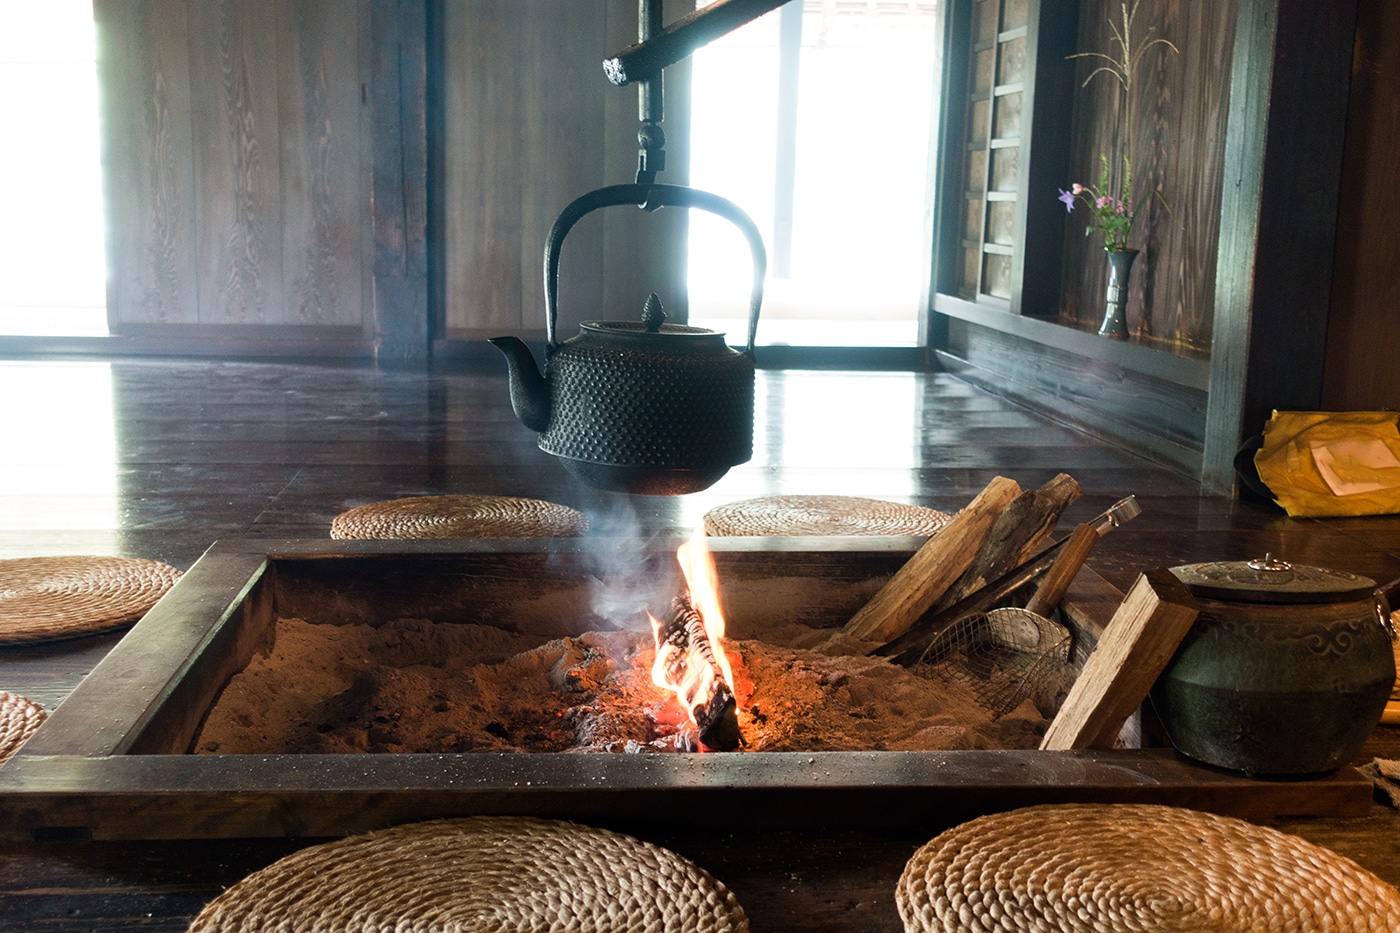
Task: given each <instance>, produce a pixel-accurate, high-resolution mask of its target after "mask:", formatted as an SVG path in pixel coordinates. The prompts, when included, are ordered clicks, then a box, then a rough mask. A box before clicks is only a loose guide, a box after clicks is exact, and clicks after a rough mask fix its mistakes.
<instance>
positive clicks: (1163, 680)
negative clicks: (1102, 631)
mask: <svg viewBox="0 0 1400 933" xmlns="http://www.w3.org/2000/svg"><path fill="white" fill-rule="evenodd" d="M1172 573H1174V574H1175V575H1176V576H1177V578H1178V579H1180V580H1181V581H1182V582H1183V583H1185V584H1186V586H1187V587H1188V588H1189V589H1190V590H1191V592H1192V594H1193V595H1195V596H1196V598H1197V599H1198V601H1199V602H1200V605H1201V612H1200V615H1199V616H1197V618H1196V622H1195V624H1194V625H1193V626H1192V629H1191V631H1190V632H1188V633H1187V635H1186V637H1185V639H1183V640H1182V643H1181V646H1180V647H1179V648H1178V649H1177V652H1176V654H1175V656H1174V657H1173V658H1172V660H1171V661H1170V662H1169V663H1168V665H1167V668H1166V669H1165V670H1164V671H1163V673H1162V675H1161V676H1160V677H1159V678H1158V679H1157V682H1156V684H1155V685H1154V686H1153V688H1152V694H1151V699H1152V705H1153V708H1154V710H1155V711H1156V713H1157V715H1158V717H1159V718H1160V719H1161V721H1162V725H1163V726H1164V727H1165V729H1166V731H1167V735H1168V736H1169V737H1170V739H1171V741H1172V744H1173V745H1174V746H1175V747H1176V749H1177V751H1179V752H1181V753H1182V754H1184V755H1186V756H1188V757H1190V758H1194V759H1196V760H1198V761H1203V762H1206V763H1207V764H1212V765H1217V766H1219V767H1222V768H1230V769H1232V770H1236V771H1243V772H1245V773H1246V774H1264V775H1287V774H1316V773H1321V772H1326V771H1331V770H1334V769H1336V768H1339V767H1341V766H1343V765H1345V764H1347V763H1348V762H1349V761H1350V760H1351V759H1352V758H1353V757H1354V756H1355V755H1356V754H1357V753H1358V752H1359V751H1360V749H1361V746H1362V745H1363V744H1364V743H1365V741H1366V738H1367V737H1368V736H1369V735H1370V733H1371V730H1372V729H1373V728H1374V727H1375V725H1376V723H1377V722H1378V721H1379V720H1380V716H1381V712H1382V711H1383V710H1384V708H1385V704H1386V701H1387V699H1388V698H1389V696H1390V689H1391V685H1392V684H1393V683H1394V682H1395V656H1394V653H1393V651H1392V646H1391V642H1392V641H1393V639H1394V630H1393V628H1392V626H1391V622H1390V604H1391V600H1393V599H1394V598H1395V594H1396V592H1397V591H1400V580H1396V581H1394V582H1392V583H1390V584H1387V585H1386V586H1384V587H1377V586H1376V585H1375V582H1374V581H1372V580H1369V579H1367V578H1366V577H1360V576H1357V575H1355V574H1350V573H1343V572H1340V571H1334V570H1325V569H1322V568H1319V567H1308V566H1303V565H1293V564H1289V563H1287V562H1285V561H1281V560H1276V559H1274V558H1273V557H1272V556H1271V555H1265V557H1264V558H1263V559H1259V560H1251V561H1221V562H1214V563H1202V564H1188V565H1185V566H1181V567H1173V568H1172Z"/></svg>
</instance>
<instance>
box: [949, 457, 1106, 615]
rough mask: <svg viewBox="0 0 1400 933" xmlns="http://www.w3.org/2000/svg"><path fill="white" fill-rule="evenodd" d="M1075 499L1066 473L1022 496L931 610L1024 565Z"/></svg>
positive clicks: (1075, 485) (1075, 484)
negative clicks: (1013, 568)
mask: <svg viewBox="0 0 1400 933" xmlns="http://www.w3.org/2000/svg"><path fill="white" fill-rule="evenodd" d="M1078 498H1079V483H1078V482H1077V481H1076V480H1075V479H1074V477H1072V476H1070V475H1069V474H1067V473H1061V474H1059V475H1058V476H1056V477H1055V478H1054V479H1052V480H1050V481H1049V482H1047V483H1046V484H1045V485H1043V486H1041V487H1040V488H1039V489H1027V490H1025V491H1024V492H1022V493H1021V494H1020V495H1019V496H1017V497H1016V498H1015V499H1013V500H1012V501H1011V503H1010V504H1009V505H1008V506H1007V507H1006V508H1005V509H1003V510H1002V513H1001V514H1000V515H998V516H997V519H996V521H995V522H994V523H993V524H992V529H991V531H990V532H989V533H988V535H987V540H986V541H985V542H984V543H983V544H982V547H981V548H979V549H978V551H977V555H976V556H975V557H974V558H973V559H972V563H971V564H970V565H969V566H968V568H967V570H966V571H965V572H964V573H963V575H962V576H961V577H959V578H958V580H957V582H956V583H954V584H953V585H952V586H951V587H949V589H948V592H947V593H945V594H943V597H942V598H941V599H940V600H938V602H937V603H935V604H934V606H933V608H934V609H935V610H939V609H946V608H947V607H948V606H951V605H952V604H953V603H955V602H957V601H958V600H960V599H962V598H963V597H964V596H966V595H967V594H969V593H971V592H974V591H975V590H979V589H981V588H982V587H984V586H986V585H987V581H989V580H995V579H997V578H998V577H1000V576H1001V575H1002V574H1004V573H1006V572H1007V571H1008V570H1010V569H1011V568H1012V567H1015V566H1017V565H1019V564H1021V563H1022V562H1024V561H1025V559H1026V558H1028V557H1030V556H1031V555H1032V554H1034V553H1035V552H1036V551H1037V550H1039V549H1040V547H1041V546H1042V545H1043V544H1044V543H1045V542H1046V540H1047V539H1049V537H1050V533H1051V532H1053V531H1054V530H1055V525H1056V523H1058V522H1059V520H1060V516H1061V515H1062V514H1063V513H1064V511H1065V509H1066V508H1068V507H1069V505H1070V503H1071V502H1073V501H1074V500H1076V499H1078Z"/></svg>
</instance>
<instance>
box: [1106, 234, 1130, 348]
mask: <svg viewBox="0 0 1400 933" xmlns="http://www.w3.org/2000/svg"><path fill="white" fill-rule="evenodd" d="M1137 255H1138V251H1137V250H1135V249H1118V250H1109V251H1108V294H1107V300H1108V303H1107V305H1106V306H1105V308H1104V312H1103V323H1102V324H1100V325H1099V336H1100V337H1113V338H1116V339H1118V340H1127V339H1128V276H1129V275H1130V274H1131V273H1132V271H1133V260H1134V259H1136V258H1137Z"/></svg>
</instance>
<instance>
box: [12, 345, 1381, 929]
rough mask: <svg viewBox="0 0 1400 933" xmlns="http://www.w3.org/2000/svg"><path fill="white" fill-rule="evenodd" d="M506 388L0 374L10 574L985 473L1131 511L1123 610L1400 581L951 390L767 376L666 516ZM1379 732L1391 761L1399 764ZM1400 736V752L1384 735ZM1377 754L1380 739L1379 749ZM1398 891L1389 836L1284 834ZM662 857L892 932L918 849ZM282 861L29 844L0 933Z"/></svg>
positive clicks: (47, 675) (61, 678) (41, 696)
mask: <svg viewBox="0 0 1400 933" xmlns="http://www.w3.org/2000/svg"><path fill="white" fill-rule="evenodd" d="M503 369H504V368H503V367H500V368H497V367H495V366H491V367H489V368H483V369H482V370H480V371H472V370H471V369H469V368H467V367H466V365H465V364H463V365H462V366H460V367H456V368H454V367H452V366H449V365H439V366H436V367H434V368H432V369H431V370H428V371H423V370H420V369H381V368H375V367H373V366H372V365H370V364H348V363H347V364H325V363H306V364H301V363H253V362H207V361H206V362H181V361H161V360H139V361H138V360H121V361H115V362H111V363H107V362H90V361H83V362H49V361H16V362H4V361H0V393H3V398H4V405H3V410H2V411H0V557H29V556H38V555H44V554H79V553H87V554H116V555H125V556H134V557H147V558H154V559H159V560H163V561H166V562H168V563H171V564H174V565H175V566H177V567H180V568H186V567H188V566H190V565H191V564H192V563H193V562H194V561H195V560H196V559H197V558H198V557H199V555H200V554H201V553H202V552H203V551H204V549H205V548H207V547H208V546H209V545H210V544H211V543H213V542H214V541H215V540H218V539H224V538H236V537H268V538H273V537H275V538H286V537H306V538H324V537H326V536H327V535H328V530H329V526H330V522H331V519H332V518H333V517H334V516H335V515H336V514H338V513H339V512H341V511H343V510H345V509H347V508H351V507H353V506H356V505H360V504H363V503H366V502H371V501H376V500H381V499H387V498H394V497H399V496H411V495H421V494H439V493H483V494H502V495H523V496H533V497H537V498H544V499H549V500H552V501H556V502H560V503H564V504H567V505H572V506H575V507H577V508H580V509H582V510H584V511H585V512H587V513H589V515H590V517H591V518H592V520H593V522H594V526H595V529H597V530H600V531H605V532H607V533H627V534H638V535H649V534H653V533H688V532H689V531H691V530H693V529H694V528H695V527H696V526H697V525H698V523H699V521H700V517H701V516H702V515H703V513H704V511H705V510H706V509H708V508H710V507H711V506H713V505H717V504H720V503H723V502H729V501H733V500H736V499H743V498H747V497H750V496H757V495H765V494H775V493H811V494H843V495H858V496H870V497H876V498H883V499H891V500H898V501H907V502H914V503H919V504H923V505H929V506H933V507H936V508H941V509H945V510H948V511H955V510H956V509H958V508H960V507H961V506H962V505H963V504H965V503H966V502H967V501H968V500H969V499H970V498H971V497H972V496H973V495H974V494H975V493H976V492H977V491H978V490H979V489H981V488H982V486H983V485H985V484H986V482H987V481H988V480H989V479H991V478H992V477H993V476H995V475H997V474H1001V475H1005V476H1009V477H1011V478H1013V479H1015V480H1017V481H1018V482H1020V483H1021V484H1022V485H1023V486H1033V485H1039V484H1040V483H1042V482H1044V481H1045V480H1047V479H1049V478H1050V477H1051V476H1053V475H1055V474H1056V473H1059V472H1066V473H1069V474H1071V475H1073V476H1074V477H1075V478H1076V479H1078V480H1079V482H1080V484H1081V486H1082V487H1083V490H1084V496H1083V498H1082V499H1081V500H1080V501H1079V502H1077V503H1076V504H1075V505H1074V506H1072V507H1071V509H1070V511H1069V512H1068V513H1067V514H1066V515H1065V517H1064V520H1063V521H1064V526H1065V527H1069V526H1071V525H1072V524H1073V523H1074V522H1076V521H1079V520H1083V519H1086V518H1088V517H1090V516H1092V515H1094V514H1096V513H1098V512H1100V511H1102V509H1104V508H1105V507H1107V506H1108V505H1109V504H1111V503H1112V502H1113V501H1115V500H1117V499H1119V498H1121V497H1122V496H1125V495H1128V494H1134V495H1136V496H1137V497H1138V498H1139V500H1140V501H1141V503H1142V505H1143V507H1144V511H1143V514H1142V516H1141V517H1140V518H1138V519H1137V520H1136V521H1134V522H1132V523H1130V524H1128V525H1127V526H1125V527H1123V528H1122V529H1119V530H1117V531H1115V532H1113V534H1112V535H1111V536H1109V537H1108V538H1106V539H1105V540H1104V541H1103V542H1102V543H1101V544H1100V546H1099V547H1098V549H1097V550H1096V551H1095V553H1094V556H1093V559H1092V561H1091V564H1092V566H1093V567H1094V568H1095V569H1096V570H1097V571H1098V572H1099V573H1100V574H1101V575H1102V576H1104V577H1106V578H1107V579H1108V580H1109V581H1110V582H1112V583H1114V584H1115V585H1117V586H1118V587H1119V588H1120V589H1125V588H1126V587H1127V586H1128V585H1129V584H1130V583H1131V582H1132V580H1133V579H1134V577H1135V576H1136V574H1137V573H1138V572H1139V571H1141V570H1144V569H1147V568H1150V567H1155V566H1170V565H1174V564H1179V563H1185V562H1189V561H1195V560H1214V559H1240V558H1247V557H1253V556H1257V555H1261V554H1263V553H1265V552H1271V553H1273V554H1276V555H1280V556H1282V557H1284V558H1286V559H1288V560H1292V561H1295V562H1300V563H1308V564H1316V565H1321V566H1326V567H1332V568H1336V569H1342V570H1350V571H1353V572H1357V573H1361V574H1364V575H1366V576H1370V577H1372V578H1374V579H1377V580H1388V579H1391V578H1392V577H1395V576H1400V519H1397V518H1371V519H1355V520H1333V521H1325V522H1323V521H1292V520H1289V519H1287V518H1286V517H1285V516H1284V515H1283V513H1282V512H1281V511H1279V510H1277V509H1276V508H1274V507H1273V506H1272V505H1270V504H1268V503H1264V502H1261V501H1257V500H1250V501H1237V500H1234V499H1230V498H1226V497H1221V496H1215V495H1207V494H1203V493H1202V491H1201V490H1200V488H1199V487H1198V486H1197V484H1196V483H1194V482H1193V481H1191V480H1190V479H1188V478H1186V477H1183V476H1181V475H1179V474H1177V473H1174V472H1172V471H1170V470H1167V469H1163V468H1160V467H1157V466H1154V465H1152V464H1150V463H1148V462H1145V461H1143V460H1141V459H1139V458H1137V457H1135V456H1133V455H1131V454H1128V453H1126V452H1124V451H1121V450H1118V449H1115V448H1114V447H1112V446H1110V445H1106V444H1103V443H1100V442H1097V441H1095V440H1094V439H1092V438H1090V437H1088V436H1086V435H1084V434H1082V433H1080V432H1078V431H1076V430H1074V429H1072V428H1070V427H1067V426H1065V425H1062V424H1058V423H1056V422H1054V421H1052V420H1050V419H1047V418H1044V417H1041V416H1038V415H1035V414H1032V413H1030V412H1027V411H1026V410H1024V409H1021V408H1019V407H1017V406H1015V405H1012V404H1009V403H1007V402H1004V401H1002V400H1000V399H997V398H995V397H993V396H990V395H988V394H985V393H983V392H980V391H978V390H975V389H972V388H969V387H968V386H967V385H965V384H963V383H960V382H958V381H957V380H955V379H953V378H951V377H949V376H947V375H943V374H914V373H899V372H877V373H852V372H812V371H787V372H761V373H760V384H759V406H758V407H759V413H758V420H759V425H758V429H757V431H756V437H755V446H756V452H755V456H754V458H753V460H752V461H751V462H750V463H747V464H744V465H743V466H740V467H737V468H735V469H734V470H732V471H731V472H730V473H729V475H727V476H726V477H725V478H724V479H723V480H721V481H720V482H719V483H718V484H717V485H715V486H714V487H712V488H711V489H709V490H707V491H705V492H703V493H697V494H695V495H692V496H688V497H683V498H678V499H646V498H633V497H627V496H620V495H615V494H606V493H599V492H595V491H592V490H589V489H586V488H584V487H581V486H579V485H578V484H577V483H575V482H574V481H573V480H572V479H571V478H570V477H569V476H568V475H567V474H565V473H564V472H563V470H562V469H561V468H559V467H558V466H557V465H556V464H555V463H554V462H553V461H552V460H551V458H549V457H547V456H545V455H544V454H542V453H540V452H539V451H538V450H537V449H536V448H535V446H534V442H533V436H532V434H531V433H530V432H529V431H528V430H526V429H525V428H523V427H521V426H520V425H518V424H517V423H516V422H515V420H514V417H513V416H512V414H511V412H510V407H509V403H508V400H507V398H506V390H505V380H504V372H503ZM114 642H115V637H110V638H96V639H87V640H82V641H75V642H71V643H68V644H56V645H49V646H44V647H35V648H11V649H4V650H0V690H8V691H11V692H15V693H21V694H24V695H26V696H29V697H30V698H32V699H34V700H36V701H37V702H40V703H42V704H43V705H45V706H46V707H49V708H52V707H53V706H55V705H56V704H57V703H58V702H59V701H60V700H62V699H63V697H64V696H65V695H66V694H67V692H68V691H70V690H71V689H72V687H73V686H74V685H75V684H76V683H77V682H78V680H80V679H81V678H82V676H83V675H84V674H85V673H86V672H87V671H88V670H90V669H91V667H92V665H93V664H95V663H96V662H97V660H99V659H100V658H101V656H102V655H103V654H104V653H105V651H106V650H107V649H108V648H110V646H111V645H112V644H113V643H114ZM1391 731H1392V730H1388V729H1386V730H1379V731H1378V737H1377V739H1376V740H1374V741H1375V743H1376V747H1377V748H1378V749H1383V750H1388V751H1387V752H1386V753H1387V754H1394V753H1400V742H1397V741H1395V740H1394V737H1393V736H1391V735H1390V734H1389V733H1390V732H1391ZM1394 731H1400V730H1394ZM1381 733H1384V734H1381ZM1285 828H1290V829H1293V830H1295V831H1297V832H1300V833H1301V834H1303V835H1305V836H1307V837H1308V838H1312V839H1314V840H1316V841H1320V842H1324V843H1326V844H1329V845H1333V846H1334V847H1335V848H1337V849H1338V850H1339V851H1342V852H1344V853H1345V854H1348V855H1350V856H1351V857H1353V858H1356V859H1357V860H1358V861H1361V862H1362V864H1364V865H1366V866H1367V867H1369V868H1371V869H1372V870H1373V871H1376V872H1377V873H1379V874H1381V875H1382V877H1384V878H1386V880H1388V881H1390V882H1391V883H1400V841H1397V840H1400V836H1397V830H1400V821H1398V820H1396V819H1395V818H1394V816H1393V814H1392V813H1391V811H1389V810H1387V809H1386V808H1384V807H1382V806H1381V805H1380V804H1377V805H1376V807H1375V809H1374V812H1373V813H1372V815H1371V816H1370V817H1368V818H1366V819H1362V820H1330V821H1301V822H1297V823H1294V824H1287V825H1286V827H1285ZM655 841H657V842H660V843H662V844H667V843H668V842H669V843H672V844H673V845H675V847H677V848H678V850H681V851H682V852H683V854H686V855H689V856H691V857H692V858H695V859H697V860H698V861H700V862H701V864H703V865H705V866H706V867H707V868H709V869H710V870H711V871H712V872H714V873H715V874H716V875H717V876H719V877H720V878H722V879H723V880H725V881H726V883H728V884H730V886H731V887H733V888H734V889H735V891H736V893H737V894H738V895H739V898H740V901H741V902H742V903H744V905H745V907H746V908H747V909H748V910H749V912H750V914H751V916H752V918H753V921H754V929H755V930H776V929H790V928H797V927H802V928H804V929H832V930H836V929H863V930H883V929H898V928H899V924H898V918H897V916H896V915H895V912H894V904H893V896H892V891H893V885H894V881H895V879H896V878H897V877H898V874H899V870H900V868H901V867H902V865H903V862H904V860H905V859H906V858H907V857H908V855H909V854H910V853H911V852H912V851H913V849H914V847H916V846H917V845H918V844H919V842H921V841H923V840H921V839H913V838H902V839H901V838H891V837H890V836H889V835H879V836H878V837H877V836H873V835H872V836H868V837H867V836H863V835H862V834H859V833H850V832H846V833H842V834H838V835H837V836H835V837H831V838H829V839H827V840H826V841H825V842H824V843H823V844H822V845H821V846H819V847H813V846H812V844H811V840H810V839H800V840H799V839H792V840H788V839H782V838H774V839H773V840H772V841H771V844H765V845H764V846H762V847H761V848H757V849H755V848H752V847H750V848H748V849H746V850H745V851H736V850H735V848H734V847H733V846H732V845H726V842H725V839H724V838H723V837H720V838H717V839H716V840H715V841H714V842H713V843H710V844H703V843H696V842H695V841H694V840H693V839H691V840H689V841H687V840H685V839H681V838H679V837H678V838H677V839H674V840H667V839H657V840H655ZM301 844H304V843H299V842H296V841H285V840H280V841H235V842H227V841H226V842H219V843H185V842H182V843H142V844H121V845H118V844H109V843H100V844H99V843H93V844H86V845H78V844H75V845H67V846H65V845H57V844H45V845H37V844H36V845H30V846H24V847H20V848H18V849H16V850H11V851H4V852H0V930H11V929H13V930H31V929H33V930H89V931H95V930H127V929H151V930H181V929H184V926H185V924H186V923H187V922H188V919H189V917H191V916H192V915H193V914H194V913H195V912H196V911H197V910H198V909H199V907H200V906H201V905H202V904H203V903H205V902H206V901H207V900H209V899H210V898H211V897H213V896H214V895H215V894H216V893H218V891H219V890H220V888H221V887H222V886H226V885H227V884H230V883H232V882H233V881H235V880H237V879H238V878H239V877H242V876H243V875H244V874H246V873H247V872H249V871H251V870H253V869H255V868H257V867H260V866H262V865H264V864H267V863H268V862H270V861H272V860H273V859H275V858H277V857H278V856H280V855H282V854H285V853H286V852H289V851H291V850H293V849H295V848H296V847H298V846H299V845H301Z"/></svg>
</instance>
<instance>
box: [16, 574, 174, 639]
mask: <svg viewBox="0 0 1400 933" xmlns="http://www.w3.org/2000/svg"><path fill="white" fill-rule="evenodd" d="M178 579H180V571H178V570H176V569H175V568H174V567H171V566H169V565H168V564H162V563H160V562H159V561H154V560H140V559H138V558H134V557H23V558H17V559H14V560H0V645H17V644H25V643H28V642H40V641H54V640H56V639H60V638H75V637H77V636H79V635H97V634H100V633H102V632H113V631H117V630H118V629H123V628H126V627H127V626H129V625H131V624H132V623H133V622H135V621H136V620H137V619H140V618H141V617H142V616H143V615H145V614H146V611H147V610H149V609H150V608H151V607H152V606H154V605H155V604H156V601H157V600H159V599H160V598H161V597H162V596H164V595H165V593H166V591H167V590H169V589H170V588H171V587H172V586H174V585H175V581H176V580H178Z"/></svg>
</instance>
